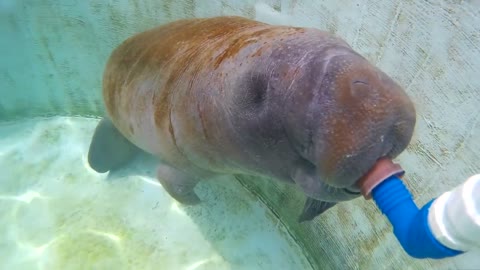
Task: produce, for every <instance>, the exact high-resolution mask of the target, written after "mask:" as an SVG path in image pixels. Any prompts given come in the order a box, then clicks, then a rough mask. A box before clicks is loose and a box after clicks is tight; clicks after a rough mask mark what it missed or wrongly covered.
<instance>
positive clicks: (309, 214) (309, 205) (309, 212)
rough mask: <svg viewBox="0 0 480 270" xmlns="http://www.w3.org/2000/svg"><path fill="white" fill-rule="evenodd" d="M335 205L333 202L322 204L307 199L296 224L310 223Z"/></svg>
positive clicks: (322, 202) (321, 202)
mask: <svg viewBox="0 0 480 270" xmlns="http://www.w3.org/2000/svg"><path fill="white" fill-rule="evenodd" d="M336 204H337V203H334V202H324V201H319V200H315V199H312V198H308V197H307V200H306V201H305V206H304V207H303V211H302V214H300V217H299V218H298V222H304V221H311V220H313V219H314V218H315V217H317V216H319V215H321V214H322V213H323V212H325V211H327V210H328V209H330V208H332V207H333V206H335V205H336Z"/></svg>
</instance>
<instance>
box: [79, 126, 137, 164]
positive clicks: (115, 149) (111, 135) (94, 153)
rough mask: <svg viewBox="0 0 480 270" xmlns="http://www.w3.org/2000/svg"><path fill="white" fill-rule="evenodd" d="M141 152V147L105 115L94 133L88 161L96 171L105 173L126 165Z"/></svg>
mask: <svg viewBox="0 0 480 270" xmlns="http://www.w3.org/2000/svg"><path fill="white" fill-rule="evenodd" d="M139 152H140V149H139V148H138V147H136V146H135V145H134V144H132V143H131V142H130V141H128V140H127V138H125V137H124V136H123V135H122V134H121V133H120V132H119V131H118V130H117V128H115V126H114V125H113V123H112V121H110V120H109V119H108V118H106V117H104V118H103V119H102V120H101V121H100V122H99V123H98V126H97V128H96V129H95V132H94V134H93V138H92V142H91V143H90V149H89V150H88V163H89V164H90V167H91V168H92V169H94V170H95V171H97V172H99V173H105V172H108V171H111V170H115V169H118V168H120V167H121V166H123V165H126V164H127V163H128V162H129V161H131V160H132V159H133V158H134V157H135V155H136V154H137V153H139Z"/></svg>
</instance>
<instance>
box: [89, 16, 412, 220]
mask: <svg viewBox="0 0 480 270" xmlns="http://www.w3.org/2000/svg"><path fill="white" fill-rule="evenodd" d="M103 100H104V103H105V107H106V112H107V116H106V119H109V120H108V121H111V123H112V126H110V128H109V129H108V130H109V131H110V132H111V134H109V132H104V133H103V134H100V132H101V131H102V130H103V131H105V129H102V128H98V129H97V130H96V133H95V134H94V136H93V141H92V148H91V149H90V152H92V151H95V153H96V154H95V155H94V156H96V158H95V159H90V160H89V161H90V164H91V166H92V168H94V169H95V168H101V169H102V170H105V169H109V168H110V167H112V165H113V164H115V165H116V164H120V163H124V162H119V159H121V158H124V159H126V160H127V159H129V158H131V157H130V156H129V155H128V154H124V155H118V152H119V151H123V150H122V148H128V147H132V146H130V144H131V145H134V146H135V147H138V148H139V149H142V150H143V151H146V152H148V153H150V154H152V155H154V156H156V157H158V158H159V160H161V162H159V163H160V165H159V167H158V171H157V177H158V180H159V182H160V183H161V185H162V186H163V188H164V189H165V190H166V191H167V192H168V193H169V194H170V196H172V197H173V198H174V199H175V200H177V201H178V202H180V203H182V204H185V205H195V204H198V203H199V202H200V201H201V200H200V198H199V197H198V196H197V194H196V193H195V190H194V189H195V186H196V184H197V183H198V182H199V181H201V180H202V179H211V178H215V177H216V176H219V175H250V176H259V177H264V178H270V179H272V181H281V182H284V183H290V184H292V186H293V185H294V186H297V187H298V188H299V189H300V190H301V191H302V192H303V193H304V194H305V197H306V202H305V206H304V208H303V211H302V213H301V214H300V217H299V221H306V220H312V219H313V218H315V217H316V216H318V215H319V214H321V213H323V212H324V211H326V210H327V209H329V208H331V207H333V206H335V205H336V204H337V203H339V202H343V201H348V200H352V199H355V198H357V197H359V196H361V195H360V189H359V187H358V185H357V184H356V182H357V181H358V180H359V179H360V178H361V177H362V176H363V175H364V174H365V173H366V172H368V171H369V169H370V168H371V167H372V166H374V164H375V163H376V161H377V160H379V159H381V158H390V159H393V158H395V157H397V156H398V155H399V154H400V153H401V152H403V150H404V149H405V148H406V147H407V146H408V144H409V143H410V140H411V138H412V134H413V131H414V126H415V121H416V113H415V107H414V104H413V102H412V101H411V99H410V98H409V96H408V95H407V94H406V92H405V91H404V90H403V89H402V87H401V86H400V85H399V84H398V83H397V82H395V81H394V80H393V79H392V78H391V77H389V76H388V75H387V74H386V73H384V72H383V71H382V70H380V69H379V68H377V67H376V66H375V65H373V64H372V63H370V62H369V61H368V60H367V59H366V58H365V57H363V56H362V55H360V54H359V53H357V52H356V51H354V50H353V49H352V48H351V47H350V46H349V45H348V44H347V42H345V41H344V40H343V39H341V38H339V37H337V36H335V35H332V34H330V33H328V32H324V31H321V30H319V29H315V28H302V27H292V26H282V25H270V24H266V23H262V22H258V21H254V20H250V19H246V18H242V17H235V16H226V17H213V18H198V19H184V20H179V21H175V22H171V23H168V24H165V25H161V26H158V27H155V28H152V29H149V30H147V31H145V32H142V33H138V34H136V35H134V36H132V37H130V38H128V39H127V40H125V41H124V42H123V43H122V44H120V45H119V46H118V47H117V48H115V49H114V50H113V52H112V54H111V56H110V58H109V60H108V62H107V65H106V68H105V71H104V75H103ZM100 125H102V122H100ZM117 132H118V133H119V134H122V136H123V137H125V138H126V142H127V143H125V141H123V142H122V141H117V140H114V141H113V142H114V143H115V142H118V143H117V145H116V146H115V147H103V148H104V150H102V151H98V150H96V149H95V146H97V147H102V146H101V145H102V143H100V142H96V140H98V141H102V142H107V141H109V140H110V139H109V137H114V136H116V134H117ZM127 152H128V151H126V152H124V153H127ZM101 155H104V156H103V157H101ZM109 158H112V159H117V160H115V161H112V162H111V164H108V162H107V163H106V164H104V165H101V163H105V162H106V160H108V159H109Z"/></svg>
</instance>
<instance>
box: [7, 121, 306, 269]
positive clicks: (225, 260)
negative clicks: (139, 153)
mask: <svg viewBox="0 0 480 270" xmlns="http://www.w3.org/2000/svg"><path fill="white" fill-rule="evenodd" d="M97 122H98V119H85V118H66V117H59V118H52V119H40V120H29V121H23V122H16V123H3V124H0V171H1V173H0V178H1V179H0V229H1V231H2V233H1V234H0V266H1V267H0V268H2V269H175V270H177V269H178V270H180V269H185V270H194V269H311V267H310V265H309V263H308V261H307V259H306V258H305V256H304V255H303V254H302V253H301V250H300V248H299V247H298V245H297V244H296V243H295V242H294V241H293V239H292V238H291V237H290V235H289V234H288V232H287V231H286V229H285V228H284V227H283V226H282V224H281V223H280V222H279V221H278V220H277V218H276V217H275V216H274V215H273V214H271V213H270V212H269V210H268V208H266V207H265V206H264V205H263V204H262V203H261V202H260V201H259V200H257V199H256V198H255V197H254V196H253V195H252V194H250V193H249V192H248V191H247V190H245V189H244V188H243V186H241V185H240V184H239V183H238V182H236V181H232V179H226V180H227V181H215V182H213V181H211V182H202V183H201V184H200V185H199V186H198V187H197V193H198V194H199V196H200V197H201V199H202V201H203V203H202V204H201V205H200V206H195V207H184V206H182V205H179V204H177V203H175V202H174V201H173V200H172V199H171V198H170V197H169V196H168V195H167V194H166V192H165V191H164V190H163V188H162V186H161V185H160V184H158V182H157V181H156V179H155V170H156V168H155V163H156V162H155V160H153V159H151V158H149V157H140V158H138V159H137V160H135V161H134V162H133V163H132V164H130V165H129V166H128V167H126V168H125V169H123V170H120V171H117V172H115V173H112V174H98V173H96V172H94V171H93V170H91V169H90V168H89V167H88V165H87V163H86V155H87V150H88V146H89V143H90V138H91V136H92V134H93V130H94V128H95V126H96V124H97ZM228 180H229V181H228Z"/></svg>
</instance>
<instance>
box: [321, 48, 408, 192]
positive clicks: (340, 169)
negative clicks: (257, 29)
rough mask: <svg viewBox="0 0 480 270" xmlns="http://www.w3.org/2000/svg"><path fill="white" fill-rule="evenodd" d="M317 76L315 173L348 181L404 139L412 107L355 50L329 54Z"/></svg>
mask: <svg viewBox="0 0 480 270" xmlns="http://www.w3.org/2000/svg"><path fill="white" fill-rule="evenodd" d="M326 70H327V72H326V75H325V77H324V79H323V82H322V88H323V91H325V92H324V97H323V98H325V99H326V100H328V107H327V109H326V110H324V111H323V113H324V115H323V116H322V118H323V119H322V123H324V124H322V125H321V126H320V127H319V128H318V131H317V139H316V140H315V144H316V145H315V159H316V162H315V163H316V165H317V170H318V174H319V175H320V177H321V179H323V181H324V182H326V183H327V184H329V185H331V186H334V187H338V188H348V187H353V186H354V185H355V182H357V181H358V179H360V178H361V177H362V175H364V174H365V173H366V172H367V171H368V170H369V169H370V168H371V167H372V166H373V165H374V164H375V162H376V161H377V160H378V159H380V158H382V157H389V158H395V157H396V156H398V155H399V154H400V153H401V152H402V151H403V150H404V149H405V148H406V147H407V146H408V144H409V143H410V140H411V138H412V135H413V130H414V127H415V122H416V113H415V108H414V105H413V103H412V101H411V100H410V98H409V97H408V96H407V94H406V93H405V91H404V90H403V89H402V88H401V87H400V86H399V85H398V84H397V83H396V82H394V81H393V80H392V79H391V78H390V77H389V76H387V75H386V74H385V73H383V72H382V71H380V70H379V69H377V68H376V67H374V66H373V65H371V64H370V63H369V62H368V61H367V60H365V59H364V58H362V57H360V56H358V55H345V56H338V57H334V58H333V59H332V60H331V61H330V63H329V64H328V66H327V67H326Z"/></svg>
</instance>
